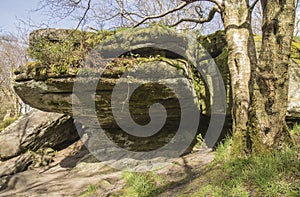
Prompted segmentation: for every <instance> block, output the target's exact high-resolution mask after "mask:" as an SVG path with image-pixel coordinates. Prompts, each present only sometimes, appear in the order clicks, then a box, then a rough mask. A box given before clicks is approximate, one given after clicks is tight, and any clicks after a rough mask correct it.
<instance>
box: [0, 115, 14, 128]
mask: <svg viewBox="0 0 300 197" xmlns="http://www.w3.org/2000/svg"><path fill="white" fill-rule="evenodd" d="M18 118H19V117H9V118H6V119H5V120H4V121H3V122H1V123H0V131H2V130H4V129H5V128H6V127H8V126H9V125H10V124H11V123H13V122H14V121H16V120H17V119H18Z"/></svg>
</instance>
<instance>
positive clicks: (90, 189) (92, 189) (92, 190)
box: [80, 185, 97, 197]
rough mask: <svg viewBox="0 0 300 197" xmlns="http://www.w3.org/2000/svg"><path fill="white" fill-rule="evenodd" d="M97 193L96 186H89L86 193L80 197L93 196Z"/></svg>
mask: <svg viewBox="0 0 300 197" xmlns="http://www.w3.org/2000/svg"><path fill="white" fill-rule="evenodd" d="M96 192H97V188H96V186H95V185H89V186H88V187H87V190H86V192H84V193H83V194H82V195H81V196H80V197H87V196H91V195H93V194H96Z"/></svg>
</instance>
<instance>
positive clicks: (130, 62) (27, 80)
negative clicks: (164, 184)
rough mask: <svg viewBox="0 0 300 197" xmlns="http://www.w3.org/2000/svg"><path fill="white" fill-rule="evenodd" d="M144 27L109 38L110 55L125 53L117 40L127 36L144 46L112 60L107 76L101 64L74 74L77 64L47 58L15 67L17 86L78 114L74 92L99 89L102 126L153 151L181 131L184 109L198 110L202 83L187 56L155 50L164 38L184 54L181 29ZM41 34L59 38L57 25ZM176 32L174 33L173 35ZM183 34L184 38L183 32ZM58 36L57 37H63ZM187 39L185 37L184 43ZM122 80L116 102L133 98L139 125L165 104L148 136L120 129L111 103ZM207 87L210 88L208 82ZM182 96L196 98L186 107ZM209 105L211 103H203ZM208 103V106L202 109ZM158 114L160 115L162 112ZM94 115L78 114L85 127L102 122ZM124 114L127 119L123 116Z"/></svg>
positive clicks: (51, 108)
mask: <svg viewBox="0 0 300 197" xmlns="http://www.w3.org/2000/svg"><path fill="white" fill-rule="evenodd" d="M155 28H156V29H155ZM138 31H140V32H138ZM138 31H137V30H131V32H129V33H128V32H126V33H124V34H121V36H120V37H117V38H114V39H108V41H107V43H106V48H105V49H104V51H105V54H112V53H122V50H123V49H122V46H120V45H117V44H116V43H115V42H113V41H112V40H118V41H120V42H121V43H122V42H125V41H132V42H136V43H138V44H139V50H138V51H134V53H135V54H139V55H138V56H134V57H133V56H130V55H129V56H127V55H128V54H125V57H117V58H115V59H114V60H113V61H111V62H108V63H107V67H106V68H107V69H106V70H105V71H104V72H103V73H101V76H100V73H99V68H97V67H88V66H87V65H84V66H85V67H83V68H78V71H77V73H74V70H72V69H66V71H64V72H63V73H60V74H59V72H57V65H56V64H55V63H53V64H50V65H44V64H43V62H42V61H38V62H36V63H30V64H28V65H25V66H24V67H21V68H20V69H18V70H17V71H16V72H15V74H16V78H15V83H14V89H15V91H16V92H17V94H18V95H19V96H20V97H21V99H22V100H23V101H24V102H25V103H26V104H29V105H30V106H32V107H34V108H38V109H40V110H43V111H48V112H57V113H64V114H68V115H70V116H74V111H73V108H72V107H73V106H74V105H73V102H74V97H73V96H74V95H72V94H73V91H74V90H73V89H74V86H75V84H76V86H77V88H78V87H81V90H80V91H82V92H84V94H87V95H90V97H92V96H93V95H94V94H95V93H96V96H95V101H94V103H95V106H96V107H95V109H96V114H97V118H98V121H99V123H100V125H101V128H102V129H104V130H105V131H106V132H107V135H108V136H109V137H110V138H111V139H113V140H114V141H115V142H116V143H117V144H118V145H119V146H121V147H124V148H126V149H128V150H138V151H148V150H153V149H156V148H158V147H161V146H162V145H164V144H165V143H167V142H169V141H170V140H171V139H172V138H173V137H174V135H175V134H176V131H177V130H178V127H179V124H180V119H181V113H182V110H183V109H184V108H186V109H188V108H193V109H196V110H197V109H198V108H197V107H198V106H197V105H198V101H197V100H196V99H195V98H196V93H195V89H196V88H194V86H195V83H194V80H193V76H192V70H191V68H190V67H189V66H188V65H189V64H188V63H187V61H185V60H184V59H183V58H182V57H180V56H179V55H178V54H177V55H176V54H175V53H173V52H170V51H168V50H166V51H163V50H155V49H154V48H153V47H154V46H156V45H161V47H163V46H162V45H163V43H160V40H159V39H157V38H160V39H161V38H164V39H169V42H170V44H171V45H170V46H171V48H174V49H175V50H177V51H178V53H184V48H185V47H186V46H184V45H181V46H179V47H177V49H176V47H175V45H174V43H175V42H174V40H171V39H172V36H173V37H174V38H175V39H177V37H176V36H177V34H176V33H175V32H174V31H173V30H171V29H168V28H161V27H154V29H153V28H150V29H147V28H146V29H145V30H143V29H140V30H138ZM151 32H153V33H151ZM39 34H41V35H43V36H42V37H45V38H47V39H48V38H49V37H53V32H52V30H51V31H50V36H45V34H44V33H39ZM147 35H150V39H152V41H153V42H147V39H149V38H148V37H147ZM170 35H172V36H171V37H170ZM168 36H169V37H168ZM31 37H32V38H31V40H39V39H38V38H37V37H36V36H31ZM33 37H34V39H33ZM54 37H55V36H54ZM178 39H182V38H179V37H178ZM50 40H52V39H50ZM53 40H55V42H57V38H55V39H53ZM141 43H142V44H141ZM185 43H186V42H183V44H185ZM35 45H36V43H34V44H31V46H35ZM80 66H82V65H80ZM71 67H72V66H70V68H71ZM76 74H77V75H76ZM145 75H148V77H149V76H150V78H155V80H154V81H155V82H153V79H151V80H150V79H147V78H145ZM95 80H96V81H97V83H96V84H97V86H96V88H95V89H94V90H93V87H92V86H90V85H89V84H91V83H93V82H95ZM116 85H118V87H119V88H120V90H124V91H123V92H122V93H120V94H119V95H116V96H115V98H116V101H115V102H116V103H123V102H125V101H127V99H130V104H129V106H128V107H129V109H127V110H129V111H130V115H131V117H132V119H133V121H134V122H135V123H137V124H139V125H146V124H148V123H149V122H151V118H150V116H149V108H150V106H152V105H153V104H154V103H161V104H162V105H163V106H164V107H165V109H166V111H167V120H166V123H165V124H164V126H163V128H162V129H161V130H160V131H159V132H158V133H156V134H155V135H153V136H151V137H148V138H147V139H146V140H145V138H142V137H134V136H132V135H129V134H126V132H124V131H123V130H122V129H121V128H120V125H119V124H118V122H117V121H116V119H115V117H114V115H113V112H112V109H113V108H112V106H111V97H112V92H113V90H114V88H115V87H116ZM133 87H138V88H137V89H136V90H135V91H134V92H133V94H132V96H131V97H130V98H127V97H128V94H127V90H128V91H129V90H131V89H132V88H133ZM172 87H173V88H176V87H177V88H178V87H182V88H180V90H181V91H182V92H184V91H186V92H188V93H186V92H185V93H178V92H177V93H174V92H173V90H172ZM202 87H203V88H204V85H203V86H202ZM198 89H199V90H200V89H201V88H200V87H199V88H198ZM75 91H76V90H75ZM124 92H125V94H124ZM202 94H205V90H204V89H202ZM180 97H189V98H192V99H193V101H194V102H193V103H191V104H190V103H187V102H186V103H184V104H183V105H182V106H181V105H180V103H179V100H180V99H184V98H180ZM208 100H209V99H208ZM204 105H205V102H203V106H204ZM204 108H205V107H202V109H204ZM122 110H123V108H122V109H121V111H122ZM153 113H156V114H159V112H158V111H154V112H153ZM197 113H198V115H199V114H200V112H199V111H197ZM93 116H94V113H93V112H86V111H85V112H83V113H81V114H79V115H77V117H76V119H80V120H81V121H82V123H83V124H84V125H85V126H87V127H89V128H90V130H93V129H95V128H97V126H98V122H97V121H95V119H93ZM120 119H122V120H123V118H120ZM125 124H126V122H125ZM196 130H197V128H196Z"/></svg>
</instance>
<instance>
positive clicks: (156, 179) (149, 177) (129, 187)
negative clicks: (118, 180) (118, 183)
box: [123, 172, 163, 197]
mask: <svg viewBox="0 0 300 197" xmlns="http://www.w3.org/2000/svg"><path fill="white" fill-rule="evenodd" d="M123 176H124V178H125V181H126V187H125V189H124V196H126V197H127V196H128V197H147V196H155V195H157V194H159V193H160V192H161V189H160V187H159V186H160V185H162V183H163V179H162V178H161V177H160V176H158V175H156V174H154V173H152V172H145V173H138V172H124V173H123Z"/></svg>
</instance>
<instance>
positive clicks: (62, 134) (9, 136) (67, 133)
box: [0, 109, 79, 161]
mask: <svg viewBox="0 0 300 197" xmlns="http://www.w3.org/2000/svg"><path fill="white" fill-rule="evenodd" d="M78 138H79V136H78V133H77V131H76V128H75V125H74V123H73V119H72V118H71V117H70V116H67V115H64V114H58V113H48V112H43V111H39V110H36V109H33V110H31V111H30V112H29V113H27V114H25V115H23V116H22V117H21V118H20V119H18V120H17V121H15V122H14V123H12V124H11V125H10V126H8V127H7V128H6V129H5V130H3V131H2V132H0V141H1V143H0V160H1V161H4V160H8V159H10V158H13V157H16V156H18V155H20V154H22V153H25V152H26V151H28V150H30V151H37V150H38V149H40V148H44V147H53V148H59V147H62V146H63V145H64V144H70V143H72V142H74V141H75V140H77V139H78ZM26 158H27V157H26Z"/></svg>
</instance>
